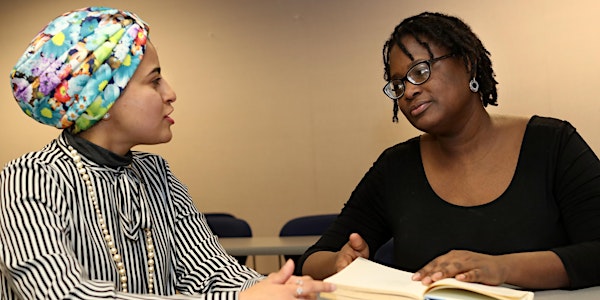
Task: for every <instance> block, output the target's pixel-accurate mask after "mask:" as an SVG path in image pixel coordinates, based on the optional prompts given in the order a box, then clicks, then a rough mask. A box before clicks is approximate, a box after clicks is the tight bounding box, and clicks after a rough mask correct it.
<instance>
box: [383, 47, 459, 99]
mask: <svg viewBox="0 0 600 300" xmlns="http://www.w3.org/2000/svg"><path fill="white" fill-rule="evenodd" d="M452 56H454V53H450V54H446V55H442V56H439V57H434V58H432V59H429V60H423V61H419V62H417V63H415V64H414V65H413V66H412V67H410V68H409V69H408V71H406V75H405V76H404V77H402V78H400V79H392V80H390V81H388V82H387V83H386V84H385V85H384V86H383V93H384V94H385V95H386V96H388V97H389V98H390V99H392V100H397V99H400V98H402V96H404V91H405V90H406V84H404V82H405V81H408V82H410V83H412V84H414V85H421V84H423V83H425V82H427V80H429V77H431V65H432V64H433V63H435V62H437V61H440V60H442V59H446V58H449V57H452ZM421 64H426V65H427V69H426V70H428V72H427V77H426V78H425V80H423V81H416V80H414V79H412V78H411V77H408V75H409V74H410V73H411V72H412V71H413V70H414V69H415V68H416V67H417V66H420V65H421ZM398 82H399V83H400V84H401V86H402V94H400V96H395V92H394V85H399V84H398Z"/></svg>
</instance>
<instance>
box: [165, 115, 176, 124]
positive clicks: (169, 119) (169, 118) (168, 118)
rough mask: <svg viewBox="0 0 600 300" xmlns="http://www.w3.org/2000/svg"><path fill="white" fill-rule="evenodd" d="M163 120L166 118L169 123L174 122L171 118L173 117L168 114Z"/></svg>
mask: <svg viewBox="0 0 600 300" xmlns="http://www.w3.org/2000/svg"><path fill="white" fill-rule="evenodd" d="M165 120H167V121H168V122H169V123H171V125H173V124H175V120H173V118H171V117H169V116H165Z"/></svg>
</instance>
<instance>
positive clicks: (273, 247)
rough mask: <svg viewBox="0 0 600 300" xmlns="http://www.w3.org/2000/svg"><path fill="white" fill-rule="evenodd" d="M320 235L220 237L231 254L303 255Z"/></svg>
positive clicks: (222, 243)
mask: <svg viewBox="0 0 600 300" xmlns="http://www.w3.org/2000/svg"><path fill="white" fill-rule="evenodd" d="M318 239H319V236H312V235H311V236H286V237H278V236H268V237H260V236H257V237H243V238H224V237H221V238H219V242H220V243H221V245H222V246H223V248H225V250H226V251H227V253H228V254H229V255H233V256H245V255H301V254H303V253H304V251H306V249H308V247H310V246H312V245H313V244H314V243H315V242H316V241H317V240H318Z"/></svg>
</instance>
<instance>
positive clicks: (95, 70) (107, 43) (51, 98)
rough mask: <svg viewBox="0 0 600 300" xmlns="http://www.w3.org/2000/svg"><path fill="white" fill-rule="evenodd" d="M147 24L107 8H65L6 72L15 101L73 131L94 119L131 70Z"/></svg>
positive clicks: (139, 53)
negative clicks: (8, 75) (66, 9)
mask: <svg viewBox="0 0 600 300" xmlns="http://www.w3.org/2000/svg"><path fill="white" fill-rule="evenodd" d="M148 31H149V27H148V24H146V23H145V22H144V21H142V20H141V19H140V18H139V17H138V16H137V15H135V14H133V13H131V12H128V11H122V10H117V9H114V8H107V7H86V8H82V9H78V10H74V11H70V12H67V13H65V14H63V15H61V16H59V17H57V18H56V19H54V20H52V21H51V22H50V23H49V24H48V25H46V26H45V27H44V28H43V29H42V30H41V31H40V32H39V33H38V34H37V35H36V36H35V37H34V38H33V40H32V41H31V43H30V44H29V46H28V47H27V49H26V50H25V53H24V54H23V55H22V56H21V58H19V60H18V61H17V64H16V65H15V66H14V68H13V69H12V71H11V73H10V78H11V85H12V91H13V95H14V97H15V100H16V101H17V103H18V104H19V106H20V107H21V109H22V110H23V112H25V113H26V114H27V115H28V116H30V117H32V118H33V119H35V120H36V121H38V122H40V123H42V124H47V125H51V126H54V127H56V128H61V129H62V128H70V129H71V130H72V131H73V132H74V133H77V132H80V131H83V130H86V129H88V128H90V127H91V126H92V125H94V124H95V123H96V122H98V121H99V120H100V119H101V118H102V116H104V114H106V112H107V111H108V110H109V109H110V107H111V106H112V104H113V103H114V102H115V100H117V98H119V95H120V94H121V92H122V91H123V89H125V87H126V86H127V83H128V82H129V79H131V77H132V76H133V73H134V72H135V70H136V69H137V67H138V65H139V63H140V61H141V60H142V57H143V55H144V52H145V50H146V41H147V39H148Z"/></svg>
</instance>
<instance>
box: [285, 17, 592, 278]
mask: <svg viewBox="0 0 600 300" xmlns="http://www.w3.org/2000/svg"><path fill="white" fill-rule="evenodd" d="M383 61H384V66H385V80H386V81H387V83H386V84H385V86H384V88H383V91H384V93H385V95H386V96H387V97H389V98H391V99H392V101H393V107H394V115H393V121H397V113H398V110H400V111H401V112H402V114H403V115H404V117H405V118H406V119H407V120H408V121H409V122H410V123H411V124H412V125H413V126H414V127H415V128H417V129H419V130H420V131H422V132H423V134H421V135H420V136H417V137H414V138H411V139H409V140H407V141H405V142H402V143H400V144H397V145H395V146H393V147H390V148H388V149H387V150H385V151H384V152H383V153H382V154H381V155H380V157H379V158H378V159H377V161H376V162H375V163H374V164H373V166H372V167H371V168H370V170H369V171H368V172H367V173H366V174H365V176H364V177H363V179H362V180H361V181H360V183H359V184H358V186H357V187H356V188H355V190H354V192H353V193H352V195H351V197H350V199H349V200H348V201H347V203H346V204H345V206H344V208H343V209H342V211H341V213H340V215H339V216H338V218H337V220H336V221H335V222H334V224H333V225H332V226H331V227H330V228H329V230H328V231H327V232H325V233H324V234H323V237H322V238H321V239H320V240H319V241H318V242H317V243H316V244H315V245H313V246H312V247H311V248H309V249H308V250H307V252H306V253H305V254H304V255H303V257H302V258H301V259H300V261H299V266H298V269H297V272H302V273H304V274H308V275H312V276H313V277H315V278H325V277H327V276H329V275H332V274H334V273H336V272H338V271H339V270H341V269H343V268H344V267H346V266H347V265H348V264H349V263H350V262H352V261H353V260H354V259H356V258H357V257H365V258H371V259H373V258H374V257H375V253H376V251H377V250H378V249H379V248H380V246H382V245H383V244H384V243H386V241H388V240H390V239H393V256H394V257H393V263H392V265H393V266H394V267H397V268H400V269H403V270H407V271H412V272H415V273H414V276H413V279H414V280H416V281H421V282H422V283H423V284H430V283H431V282H434V281H437V280H440V279H442V278H446V277H454V278H456V279H458V280H463V281H469V282H478V283H484V284H489V285H500V284H512V285H516V286H521V287H524V288H529V289H554V288H583V287H589V286H594V285H598V284H600V161H599V160H598V158H597V156H596V155H595V154H594V152H593V151H592V149H591V148H590V147H589V146H588V145H587V144H586V142H585V141H584V140H583V139H582V137H581V136H580V135H579V134H578V133H577V131H576V130H575V128H574V127H573V126H571V124H569V123H568V122H567V121H561V120H557V119H554V118H549V117H541V116H531V117H516V116H502V115H491V114H489V113H488V112H487V111H486V106H487V105H488V104H490V105H496V104H497V102H496V101H497V94H496V84H497V82H496V81H495V79H494V73H493V70H492V67H491V62H490V59H489V52H488V51H487V50H486V49H485V47H484V46H483V45H482V43H481V41H480V40H479V39H478V37H477V36H476V35H475V34H474V33H473V32H472V31H471V29H470V28H469V26H468V25H466V24H465V23H464V22H462V21H461V20H460V19H458V18H455V17H452V16H448V15H443V14H439V13H422V14H419V15H417V16H413V17H410V18H407V19H405V20H404V21H402V22H401V23H400V24H399V25H398V26H397V27H396V28H395V29H394V31H393V33H392V35H391V37H390V38H389V40H388V41H387V42H386V43H385V45H384V48H383Z"/></svg>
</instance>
